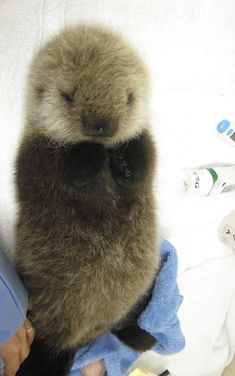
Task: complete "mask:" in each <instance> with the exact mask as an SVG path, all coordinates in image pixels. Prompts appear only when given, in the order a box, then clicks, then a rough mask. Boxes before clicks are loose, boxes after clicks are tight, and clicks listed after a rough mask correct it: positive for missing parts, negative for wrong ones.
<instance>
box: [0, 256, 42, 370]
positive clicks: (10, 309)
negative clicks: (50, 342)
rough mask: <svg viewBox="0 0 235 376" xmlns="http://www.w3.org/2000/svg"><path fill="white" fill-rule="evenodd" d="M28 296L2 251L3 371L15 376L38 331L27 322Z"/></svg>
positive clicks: (0, 350) (0, 351)
mask: <svg viewBox="0 0 235 376" xmlns="http://www.w3.org/2000/svg"><path fill="white" fill-rule="evenodd" d="M27 307H28V294H27V291H26V290H25V288H24V286H23V284H22V282H21V281H20V279H19V277H18V275H17V274H16V272H15V270H14V268H13V266H12V265H11V263H10V261H9V260H8V258H7V257H6V255H5V254H4V252H3V251H2V250H1V249H0V368H2V367H4V376H14V375H15V374H16V372H17V370H18V368H19V366H20V364H21V363H22V362H23V361H24V359H25V358H26V357H27V356H28V354H29V350H30V345H31V343H32V342H33V338H34V335H35V330H34V328H33V325H32V323H31V322H30V321H29V320H28V319H27V318H26V312H27Z"/></svg>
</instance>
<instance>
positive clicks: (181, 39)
mask: <svg viewBox="0 0 235 376" xmlns="http://www.w3.org/2000/svg"><path fill="white" fill-rule="evenodd" d="M234 20H235V3H234V0H191V1H188V0H148V1H146V0H129V1H126V0H100V1H94V0H86V1H84V0H21V1H18V0H1V1H0V89H1V90H0V238H1V243H2V245H3V246H4V247H5V249H6V250H7V251H8V253H9V254H10V255H13V252H14V230H13V224H14V220H15V215H16V206H15V200H14V188H13V177H12V171H13V161H14V156H15V152H16V147H17V144H18V140H19V135H20V130H21V127H22V118H23V114H22V97H23V90H24V80H25V73H26V69H27V64H28V62H29V61H30V58H31V56H32V53H33V51H34V50H35V49H37V48H38V47H39V46H40V45H41V44H42V43H43V42H44V40H46V39H47V37H48V36H49V35H51V34H53V33H54V32H55V31H57V30H58V29H59V28H61V27H63V26H64V25H65V24H68V23H71V22H73V23H76V22H81V21H98V22H102V23H104V24H108V25H112V26H114V27H116V28H118V29H120V30H121V31H122V32H123V33H124V34H125V35H126V36H127V37H128V38H129V39H130V40H131V41H132V42H133V43H134V44H135V45H136V47H137V48H138V49H139V50H140V52H142V54H143V56H144V57H145V59H146V61H147V63H148V65H149V67H150V70H151V73H152V82H153V92H152V124H153V129H154V133H155V135H156V138H157V143H158V148H159V173H158V179H157V182H156V188H157V193H158V202H159V218H160V223H159V224H160V228H161V230H160V233H161V236H163V237H166V238H167V239H169V240H170V241H171V242H172V243H173V244H174V245H175V246H176V248H177V250H178V255H179V277H178V281H179V285H180V288H181V292H182V294H183V295H184V303H183V305H182V307H181V309H180V312H179V316H180V319H181V323H182V328H183V331H184V333H185V336H186V342H187V346H186V348H185V350H184V351H183V352H182V353H180V354H178V355H175V356H172V357H160V356H157V355H155V354H152V353H147V354H145V356H144V357H143V360H142V365H144V366H145V367H146V368H149V369H151V370H154V371H156V372H157V371H159V372H160V371H163V370H164V369H165V368H168V369H169V370H170V371H171V372H172V375H175V376H186V375H187V376H188V375H190V376H194V375H195V376H218V375H221V372H222V369H223V368H224V367H225V366H226V365H227V364H228V362H229V361H230V360H231V357H232V354H233V353H234V352H235V294H234V292H235V272H234V270H235V254H234V253H233V252H232V251H230V250H229V249H227V248H226V247H224V246H223V245H222V244H220V243H219V241H218V239H217V228H218V224H219V222H220V220H221V219H222V218H223V216H225V215H226V214H227V213H228V212H229V211H231V210H232V209H234V205H235V193H228V194H221V195H218V196H216V197H206V198H205V197H203V198H192V197H184V196H181V195H179V194H178V192H177V189H176V187H177V177H178V174H179V171H180V169H181V168H184V167H188V166H199V165H202V164H206V163H209V162H216V161H218V162H224V163H225V162H228V163H234V157H235V147H234V148H233V147H230V146H229V145H227V144H226V143H224V142H223V141H221V140H220V139H219V137H218V136H217V134H216V132H215V126H216V123H217V122H218V121H220V120H221V119H223V118H229V119H231V120H234V122H235V105H234V103H235V23H234Z"/></svg>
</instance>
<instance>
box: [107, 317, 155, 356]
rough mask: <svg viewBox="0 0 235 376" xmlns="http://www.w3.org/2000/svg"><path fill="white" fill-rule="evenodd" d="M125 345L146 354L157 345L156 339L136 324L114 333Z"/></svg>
mask: <svg viewBox="0 0 235 376" xmlns="http://www.w3.org/2000/svg"><path fill="white" fill-rule="evenodd" d="M113 334H115V335H116V336H117V337H118V338H119V339H120V340H121V341H122V342H123V343H125V345H127V346H129V347H131V348H132V349H133V350H135V351H139V352H144V351H147V350H150V349H151V348H152V347H153V346H154V345H155V343H156V339H155V338H154V337H152V336H151V334H149V333H148V332H146V331H145V330H143V329H141V328H140V327H139V326H138V325H137V324H136V323H133V324H131V325H129V326H126V327H124V328H123V329H120V330H115V331H113Z"/></svg>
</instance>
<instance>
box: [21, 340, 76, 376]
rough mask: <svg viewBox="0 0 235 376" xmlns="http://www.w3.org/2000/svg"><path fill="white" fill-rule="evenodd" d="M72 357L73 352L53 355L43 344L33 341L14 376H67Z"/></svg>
mask: <svg viewBox="0 0 235 376" xmlns="http://www.w3.org/2000/svg"><path fill="white" fill-rule="evenodd" d="M74 355H75V351H73V350H70V351H63V352H60V353H59V354H57V353H54V352H53V350H51V349H49V348H48V346H46V344H45V343H44V342H42V341H41V340H39V339H35V340H34V342H33V344H32V346H31V350H30V353H29V356H28V358H26V360H25V361H24V362H23V363H22V364H21V366H20V369H19V371H18V372H17V374H16V376H67V375H68V374H69V371H70V368H71V366H72V363H73V359H74Z"/></svg>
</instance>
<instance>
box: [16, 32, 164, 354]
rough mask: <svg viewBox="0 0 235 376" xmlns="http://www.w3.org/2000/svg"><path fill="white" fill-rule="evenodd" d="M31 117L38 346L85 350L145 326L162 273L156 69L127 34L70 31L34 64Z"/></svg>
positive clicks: (24, 201) (21, 183)
mask: <svg viewBox="0 0 235 376" xmlns="http://www.w3.org/2000/svg"><path fill="white" fill-rule="evenodd" d="M25 118H26V123H25V131H24V135H23V139H22V142H21V145H20V148H19V153H18V157H17V161H16V186H17V195H18V202H19V219H18V224H17V267H18V271H19V273H20V275H21V277H22V278H23V280H24V283H25V285H26V287H27V289H28V290H29V293H30V299H31V301H32V304H33V308H34V312H35V317H36V328H37V334H38V338H40V339H41V340H43V341H45V343H46V344H47V345H48V346H49V347H51V348H53V349H56V350H57V351H61V350H68V349H74V348H77V347H79V346H82V345H85V344H87V343H89V342H90V341H93V340H95V339H96V338H97V337H98V336H99V335H100V334H102V333H104V332H105V331H108V330H115V329H116V331H117V335H118V331H120V330H121V329H122V328H125V327H126V324H125V322H126V318H127V317H128V314H129V318H130V316H131V314H130V312H131V311H132V316H133V317H135V320H136V319H137V316H138V314H139V312H137V310H138V309H137V306H138V304H142V303H143V297H144V296H145V295H147V293H149V290H150V288H151V285H152V283H153V280H154V278H155V276H156V272H157V268H158V262H159V261H158V254H157V250H156V246H157V234H156V230H157V224H156V218H155V202H154V197H153V192H152V184H153V178H154V173H155V146H154V143H153V141H152V137H151V135H150V133H149V131H148V130H147V127H148V76H147V73H146V68H145V66H144V64H143V62H142V61H141V59H140V57H139V56H138V54H137V53H136V52H135V51H134V50H133V48H132V47H131V46H129V44H128V43H126V42H125V41H123V40H122V38H121V37H120V36H119V35H118V34H116V33H114V32H112V31H110V30H107V29H104V28H102V27H98V26H93V27H91V26H84V25H83V26H79V27H72V28H68V29H66V30H65V31H63V32H62V33H61V34H59V35H58V36H56V37H54V38H53V39H52V40H51V41H49V42H48V44H46V46H45V47H43V48H42V49H41V50H40V51H39V53H38V54H37V55H36V56H35V57H34V60H33V63H32V65H31V69H30V73H29V80H28V87H27V99H26V113H25ZM94 124H96V125H97V127H98V128H97V127H96V128H95V130H96V129H100V124H102V127H103V128H102V129H105V132H106V130H107V133H106V134H105V135H104V136H100V135H98V136H96V135H95V136H88V135H87V134H86V132H87V130H89V132H90V129H91V130H92V132H93V130H94ZM141 302H142V303H141ZM133 312H135V314H134V315H133ZM135 330H136V328H134V331H135ZM122 334H123V333H122ZM122 334H121V335H120V338H121V336H122ZM132 334H133V332H132ZM127 336H129V333H128V334H127ZM130 336H131V335H130ZM131 341H132V340H131ZM131 341H130V345H131ZM127 342H128V341H127ZM150 342H151V341H150ZM137 347H138V346H137Z"/></svg>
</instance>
